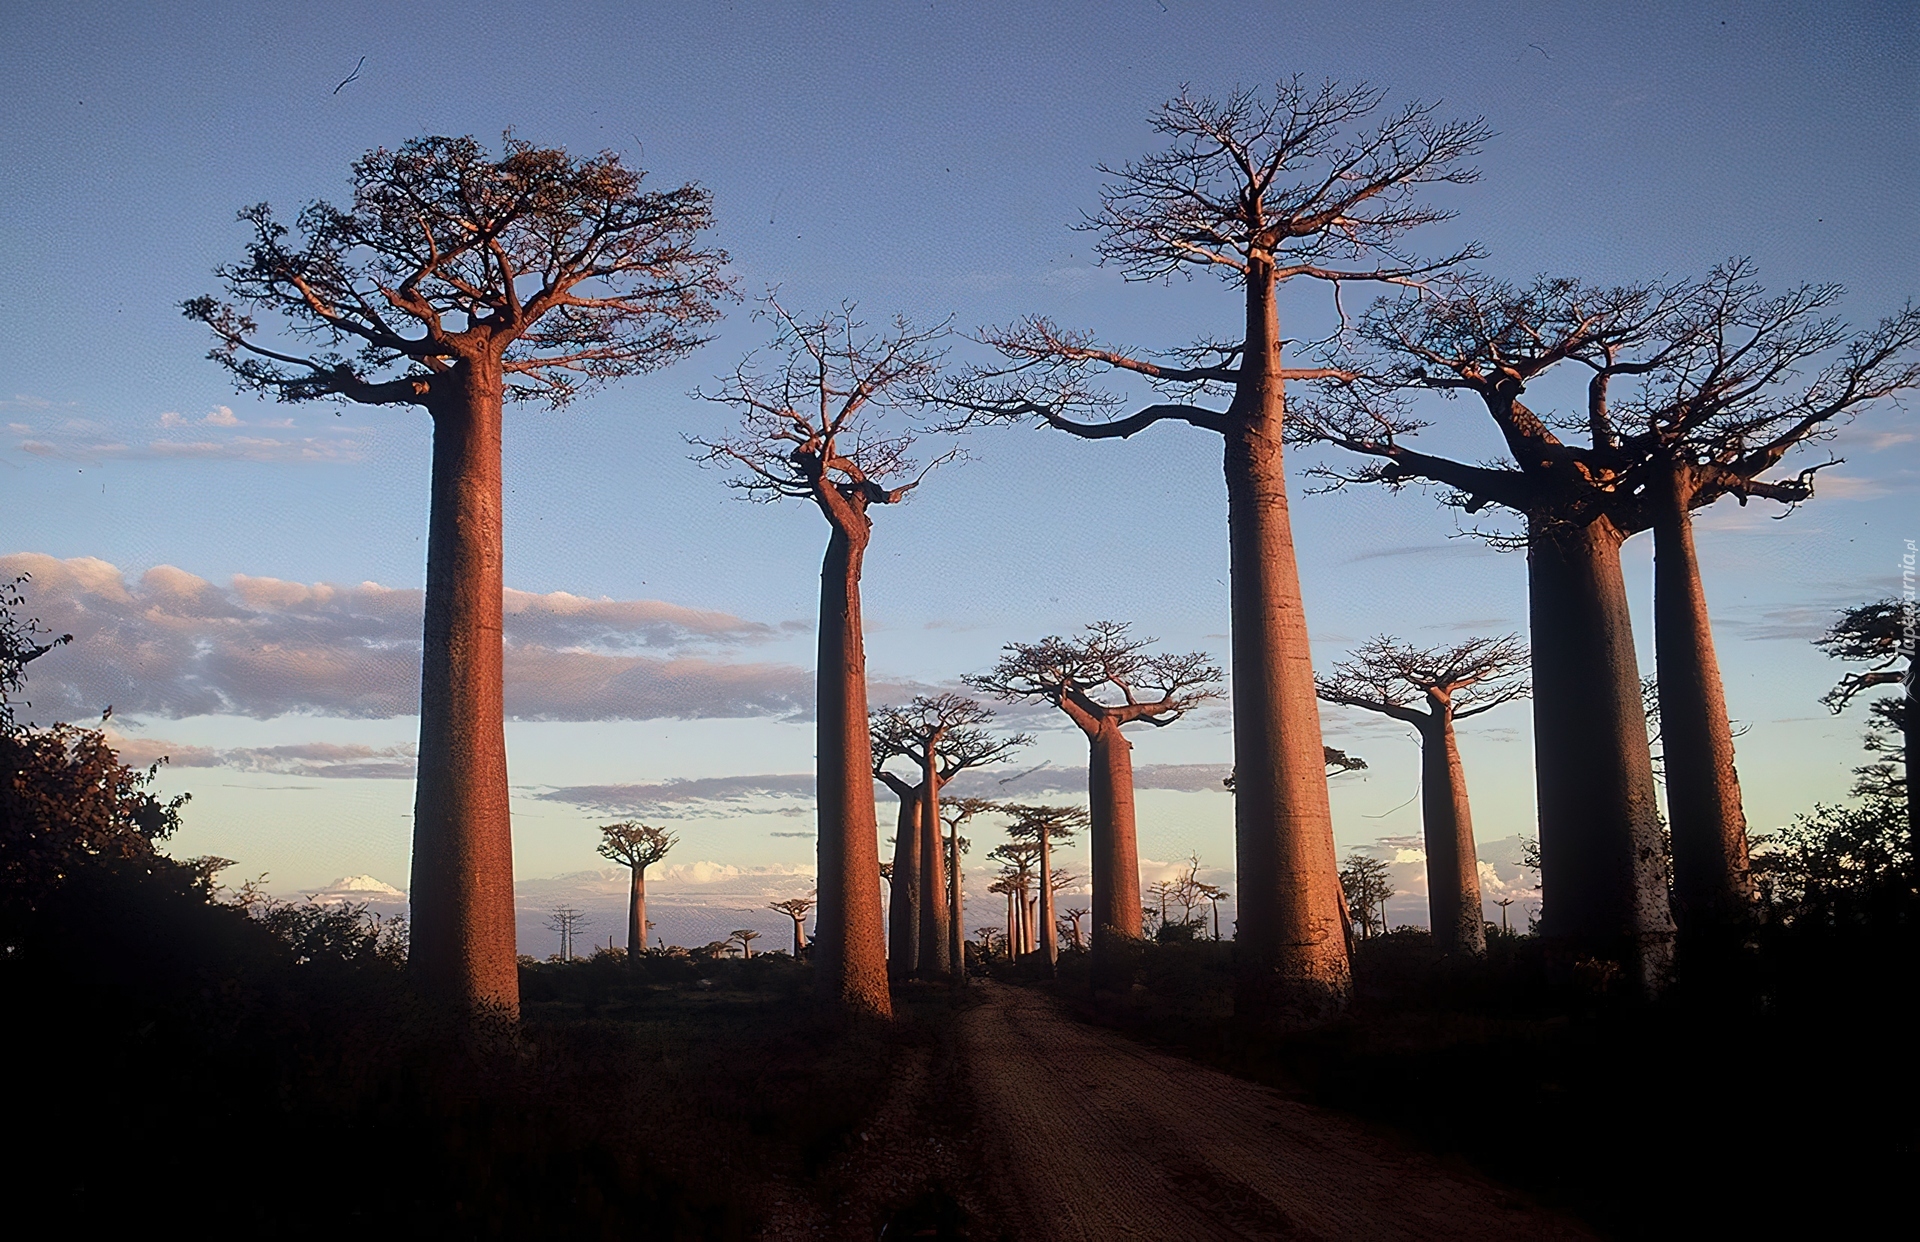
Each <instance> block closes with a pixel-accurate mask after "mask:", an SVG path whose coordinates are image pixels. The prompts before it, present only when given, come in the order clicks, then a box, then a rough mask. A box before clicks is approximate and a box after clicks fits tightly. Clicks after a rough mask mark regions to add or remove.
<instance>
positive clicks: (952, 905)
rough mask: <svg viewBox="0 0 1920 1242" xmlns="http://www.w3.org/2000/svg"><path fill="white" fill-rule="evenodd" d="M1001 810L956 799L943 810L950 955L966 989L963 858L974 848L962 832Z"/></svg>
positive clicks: (990, 803)
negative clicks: (974, 820)
mask: <svg viewBox="0 0 1920 1242" xmlns="http://www.w3.org/2000/svg"><path fill="white" fill-rule="evenodd" d="M999 809H1000V804H999V803H997V802H993V801H990V800H988V799H986V798H956V799H954V800H953V801H951V802H948V803H945V804H943V805H942V806H941V808H940V817H941V818H942V819H944V820H945V821H946V823H947V846H946V863H947V930H948V938H949V942H950V943H949V946H948V952H949V953H950V954H951V955H952V958H953V981H954V982H955V983H956V984H959V985H961V986H963V987H964V986H965V985H966V982H967V941H966V932H965V931H964V928H965V926H966V924H965V923H964V922H963V921H962V920H964V919H965V917H966V912H965V906H966V883H965V876H964V872H963V871H962V869H961V859H960V856H961V855H962V854H964V853H966V852H967V850H968V849H969V848H970V847H971V842H969V841H968V840H967V838H965V837H963V836H961V835H960V828H961V826H962V825H964V824H965V823H966V822H967V821H968V820H970V819H972V818H973V817H974V816H976V815H984V814H986V813H988V812H990V811H998V810H999Z"/></svg>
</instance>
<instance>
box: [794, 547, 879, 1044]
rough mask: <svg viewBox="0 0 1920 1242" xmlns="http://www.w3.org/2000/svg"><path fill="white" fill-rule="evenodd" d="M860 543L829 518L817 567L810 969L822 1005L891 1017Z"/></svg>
mask: <svg viewBox="0 0 1920 1242" xmlns="http://www.w3.org/2000/svg"><path fill="white" fill-rule="evenodd" d="M865 550H866V549H865V540H864V539H863V540H862V541H861V542H860V543H859V544H858V545H856V544H855V543H854V542H853V540H852V539H850V538H849V537H848V535H847V533H846V532H845V531H843V530H842V529H840V528H839V526H837V525H836V526H835V527H834V531H833V536H832V538H830V539H829V540H828V541H827V555H826V558H825V561H824V563H823V564H822V566H821V569H820V669H819V674H818V676H819V709H818V716H817V728H818V744H817V747H816V749H817V751H818V759H817V761H816V762H817V764H818V768H817V775H818V786H819V815H820V842H819V866H820V904H819V906H818V907H817V908H818V910H819V915H818V918H817V920H816V922H815V925H814V938H813V964H814V965H813V969H814V981H815V986H816V988H817V989H818V991H819V993H820V995H821V996H822V997H823V998H825V999H826V1000H827V1001H829V1002H830V1003H832V1004H835V1005H838V1006H840V1007H842V1008H844V1009H846V1010H849V1011H852V1012H857V1013H867V1014H873V1015H876V1016H879V1017H892V1016H893V1002H892V1001H891V1000H890V999H889V998H888V996H887V962H886V930H885V928H884V927H883V926H882V924H881V919H880V846H879V840H878V835H879V834H878V829H877V827H876V825H875V823H874V805H873V744H872V741H871V739H870V738H869V737H868V735H867V649H866V639H865V637H864V635H863V634H862V632H861V628H860V566H861V559H862V556H863V554H864V552H865Z"/></svg>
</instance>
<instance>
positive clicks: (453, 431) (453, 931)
mask: <svg viewBox="0 0 1920 1242" xmlns="http://www.w3.org/2000/svg"><path fill="white" fill-rule="evenodd" d="M455 374H456V376H457V377H458V379H459V381H460V382H459V384H458V387H457V390H456V391H454V392H452V393H450V394H448V395H447V396H446V397H444V398H442V399H440V400H438V401H436V403H435V404H434V406H433V407H432V410H431V412H432V414H433V496H432V507H431V510H430V514H429V519H428V528H427V595H426V626H425V632H424V645H423V650H422V652H421V668H420V763H419V777H418V779H417V782H416V784H415V787H414V804H413V877H412V884H411V891H410V892H409V894H408V898H409V901H410V903H411V907H412V909H411V916H412V921H411V929H412V933H411V934H412V944H411V948H410V952H409V955H408V965H409V968H410V970H411V973H412V975H413V977H414V979H415V981H416V983H417V985H418V986H419V987H420V989H421V991H423V992H425V993H426V994H427V995H429V996H432V997H434V998H436V999H439V1000H441V1001H445V1002H450V1003H452V1004H454V1005H456V1006H459V1007H461V1008H466V1009H472V1010H476V1011H485V1012H490V1013H495V1014H500V1015H504V1016H509V1017H511V1016H516V1015H517V1014H518V1013H519V1009H520V983H519V975H518V969H519V968H518V966H517V965H516V961H515V957H516V946H515V941H514V920H513V829H512V823H511V820H510V817H509V811H508V803H507V741H506V732H505V727H504V725H503V723H502V716H501V648H500V616H501V593H502V588H503V586H504V583H503V581H502V578H501V564H500V560H501V539H500V417H501V400H502V394H503V388H502V383H501V374H500V371H499V369H498V366H497V365H495V366H491V367H488V366H478V367H476V366H475V365H473V364H471V363H466V362H462V363H460V364H459V365H458V367H457V369H456V373H455Z"/></svg>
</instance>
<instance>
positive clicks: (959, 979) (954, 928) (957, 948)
mask: <svg viewBox="0 0 1920 1242" xmlns="http://www.w3.org/2000/svg"><path fill="white" fill-rule="evenodd" d="M962 879H963V877H962V876H961V874H960V828H959V826H958V825H955V827H954V830H953V839H952V842H951V845H950V847H949V851H948V856H947V928H948V930H949V932H950V934H949V935H948V937H947V957H948V959H949V960H950V961H951V962H952V964H953V981H954V982H955V983H957V984H959V985H961V986H962V987H964V986H966V982H967V933H966V925H965V924H964V923H962V922H961V919H962V917H963V911H962V908H961V907H962V904H963V900H964V898H963V894H962V889H963V887H964V885H963V883H962Z"/></svg>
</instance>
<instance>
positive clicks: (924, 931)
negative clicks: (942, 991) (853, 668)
mask: <svg viewBox="0 0 1920 1242" xmlns="http://www.w3.org/2000/svg"><path fill="white" fill-rule="evenodd" d="M938 749H939V739H938V738H937V737H936V738H933V739H931V740H929V741H928V743H927V749H926V762H925V763H923V764H922V765H921V768H920V956H919V959H918V966H917V969H916V971H915V973H916V974H918V975H919V977H920V978H922V979H939V978H943V977H945V976H946V975H947V974H949V973H951V971H952V969H953V961H952V959H951V958H950V957H949V956H948V953H947V868H946V865H945V863H944V861H943V860H942V858H941V855H943V854H944V853H946V851H945V850H943V849H942V848H941V824H940V766H939V756H938V755H937V754H936V753H935V752H936V751H937V750H938Z"/></svg>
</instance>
